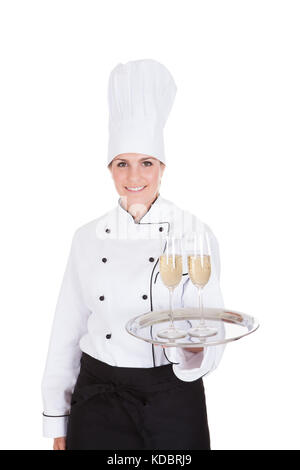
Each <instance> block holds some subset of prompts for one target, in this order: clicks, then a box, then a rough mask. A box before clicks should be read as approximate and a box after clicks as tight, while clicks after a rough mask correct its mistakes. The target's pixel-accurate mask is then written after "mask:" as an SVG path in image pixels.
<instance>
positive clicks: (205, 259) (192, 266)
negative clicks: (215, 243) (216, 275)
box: [188, 255, 211, 287]
mask: <svg viewBox="0 0 300 470" xmlns="http://www.w3.org/2000/svg"><path fill="white" fill-rule="evenodd" d="M188 269H189V275H190V279H191V281H192V283H193V284H195V286H197V287H204V286H205V285H206V284H207V283H208V281H209V278H210V274H211V264H210V256H209V255H189V256H188Z"/></svg>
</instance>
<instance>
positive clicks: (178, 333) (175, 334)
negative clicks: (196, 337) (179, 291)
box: [157, 236, 187, 339]
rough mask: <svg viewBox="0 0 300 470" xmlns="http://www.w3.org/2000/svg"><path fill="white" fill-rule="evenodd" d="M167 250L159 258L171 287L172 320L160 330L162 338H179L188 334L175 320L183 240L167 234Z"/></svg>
mask: <svg viewBox="0 0 300 470" xmlns="http://www.w3.org/2000/svg"><path fill="white" fill-rule="evenodd" d="M164 241H165V243H166V246H165V249H166V252H165V253H162V254H161V255H160V258H159V266H160V268H159V269H160V275H161V278H162V281H163V283H164V284H165V286H166V287H167V288H168V289H169V303H170V313H169V315H170V320H171V324H170V326H169V327H168V328H166V329H164V330H161V331H158V332H157V336H159V337H160V338H167V339H177V338H184V337H185V336H186V335H187V332H186V330H182V329H179V328H176V327H175V326H174V320H173V291H174V289H175V288H176V286H178V284H179V283H180V281H181V279H182V240H181V239H180V238H176V237H175V236H167V237H166V238H165V239H164Z"/></svg>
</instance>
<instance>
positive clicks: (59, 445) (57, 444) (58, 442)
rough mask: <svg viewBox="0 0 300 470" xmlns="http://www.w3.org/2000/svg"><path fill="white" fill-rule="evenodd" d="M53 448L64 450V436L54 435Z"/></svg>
mask: <svg viewBox="0 0 300 470" xmlns="http://www.w3.org/2000/svg"><path fill="white" fill-rule="evenodd" d="M53 450H66V437H65V436H64V437H55V439H54V442H53Z"/></svg>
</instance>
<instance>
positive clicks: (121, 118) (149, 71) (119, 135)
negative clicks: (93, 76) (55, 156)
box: [107, 59, 177, 165]
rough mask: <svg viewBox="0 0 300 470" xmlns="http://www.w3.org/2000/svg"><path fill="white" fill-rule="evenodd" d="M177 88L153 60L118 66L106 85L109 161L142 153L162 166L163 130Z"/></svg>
mask: <svg viewBox="0 0 300 470" xmlns="http://www.w3.org/2000/svg"><path fill="white" fill-rule="evenodd" d="M176 91H177V87H176V84H175V82H174V79H173V77H172V75H171V74H170V72H169V71H168V69H167V68H166V67H165V66H164V65H162V64H161V63H159V62H157V61H156V60H152V59H141V60H134V61H130V62H126V63H125V64H121V63H119V64H118V65H117V66H116V67H115V68H114V69H113V70H112V71H111V73H110V76H109V83H108V104H109V143H108V162H107V164H108V165H109V163H110V162H111V161H112V160H113V158H114V157H116V156H117V155H119V154H121V153H142V154H145V155H149V156H152V157H155V158H157V159H158V160H160V161H161V162H163V163H165V161H166V160H165V151H164V139H163V129H164V126H165V124H166V121H167V118H168V115H169V113H170V111H171V108H172V105H173V102H174V99H175V95H176Z"/></svg>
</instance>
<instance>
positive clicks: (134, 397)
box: [71, 383, 151, 449]
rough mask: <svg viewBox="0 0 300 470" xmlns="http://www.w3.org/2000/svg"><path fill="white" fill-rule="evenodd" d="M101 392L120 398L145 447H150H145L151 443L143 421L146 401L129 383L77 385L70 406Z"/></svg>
mask: <svg viewBox="0 0 300 470" xmlns="http://www.w3.org/2000/svg"><path fill="white" fill-rule="evenodd" d="M101 393H109V395H110V397H111V396H112V394H114V395H116V397H118V398H119V399H120V403H121V404H122V406H123V409H124V411H125V412H126V413H127V414H128V416H129V417H130V418H131V420H132V421H133V422H134V424H135V426H136V429H137V430H138V431H139V433H140V434H141V436H142V438H143V441H144V445H145V448H146V449H151V447H147V446H149V445H150V444H151V435H150V434H149V433H148V432H147V430H146V429H145V422H144V411H145V410H144V407H145V405H146V403H145V401H144V400H143V399H142V398H141V397H140V396H139V395H138V394H139V391H138V390H137V389H136V388H133V387H130V386H129V385H124V384H120V385H118V384H113V383H102V384H99V383H96V384H90V385H84V386H82V388H80V387H79V389H78V391H77V390H76V389H75V390H74V393H73V395H72V400H71V406H72V405H73V404H75V403H77V402H80V401H81V400H84V401H86V400H89V399H91V398H93V397H95V396H96V395H98V394H101Z"/></svg>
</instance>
